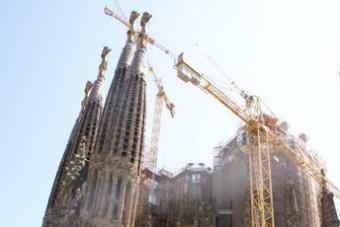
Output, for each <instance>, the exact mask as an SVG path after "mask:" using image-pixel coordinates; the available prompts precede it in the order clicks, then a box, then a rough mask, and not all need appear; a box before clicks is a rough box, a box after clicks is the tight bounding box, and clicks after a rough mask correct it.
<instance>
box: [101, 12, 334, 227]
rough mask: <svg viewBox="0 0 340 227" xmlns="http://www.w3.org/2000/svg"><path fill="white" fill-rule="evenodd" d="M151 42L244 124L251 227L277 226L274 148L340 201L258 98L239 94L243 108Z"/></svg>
mask: <svg viewBox="0 0 340 227" xmlns="http://www.w3.org/2000/svg"><path fill="white" fill-rule="evenodd" d="M104 12H105V14H107V15H109V16H111V17H113V18H115V19H117V20H118V21H120V22H121V23H122V24H124V25H125V26H127V27H128V28H130V23H129V22H127V21H126V20H124V19H123V18H122V17H120V16H119V15H118V14H116V13H115V12H114V11H112V10H111V9H109V8H108V7H105V10H104ZM137 32H138V31H137ZM148 42H149V43H150V44H151V45H154V46H155V47H157V48H158V49H159V50H161V51H162V52H163V53H165V54H167V55H169V56H170V57H171V58H172V59H173V60H174V61H175V62H176V64H175V68H176V70H177V76H178V77H179V78H180V79H181V80H183V81H184V82H190V83H192V84H193V85H194V86H196V87H198V88H200V89H201V90H202V91H204V92H205V93H207V94H209V95H211V96H212V97H213V98H215V99H216V100H217V101H219V102H220V103H221V104H222V105H223V106H224V107H226V108H227V109H228V110H230V111H231V112H232V113H233V114H235V115H236V116H237V117H238V118H239V119H240V120H242V121H243V122H244V123H245V125H246V138H247V141H246V142H247V143H246V145H245V146H244V148H245V149H244V150H245V151H247V152H248V156H249V159H248V160H249V176H250V177H249V185H250V206H251V219H250V220H251V221H250V225H251V226H252V227H274V226H275V224H274V223H275V220H274V208H273V193H272V177H271V165H270V150H271V148H273V147H274V146H275V147H276V148H278V150H279V151H280V152H282V153H284V154H285V155H287V156H288V157H291V158H292V160H293V162H294V163H295V164H296V166H298V167H299V168H300V169H301V170H302V171H304V173H306V174H308V175H309V176H311V177H312V178H314V179H315V180H316V181H317V182H319V183H321V184H325V182H326V184H327V186H328V189H329V190H330V191H331V192H333V193H334V195H335V197H336V198H338V199H340V189H339V188H338V187H337V186H336V185H335V184H334V183H332V181H331V180H330V179H328V178H327V177H325V176H324V175H323V174H322V172H321V170H320V169H319V168H317V167H315V166H314V165H313V164H312V163H311V161H309V160H308V159H306V157H305V154H303V152H299V151H298V150H296V148H294V147H292V146H291V145H289V144H288V141H286V140H285V139H284V138H282V137H280V135H279V134H278V133H277V132H274V131H273V130H272V129H270V127H268V126H267V125H266V124H265V123H264V119H263V113H262V110H261V106H260V100H259V98H258V97H256V96H252V95H248V94H247V93H245V92H244V91H239V95H240V96H241V98H242V99H243V100H244V102H245V105H244V106H241V105H239V104H238V103H237V102H235V101H234V100H233V99H232V98H231V96H230V95H228V94H227V93H226V92H224V91H223V90H222V89H220V88H219V87H218V86H217V85H216V84H215V83H214V82H213V81H212V80H211V79H210V78H209V77H208V76H206V75H204V74H202V73H200V72H199V71H198V70H197V69H196V68H195V67H194V66H192V65H191V64H189V63H188V62H187V61H186V60H185V59H184V58H183V54H180V55H179V56H178V57H176V56H177V55H176V54H174V53H173V52H172V51H170V50H169V49H167V48H166V47H164V46H163V45H161V44H159V43H157V42H156V41H155V39H153V38H152V37H148ZM157 97H158V95H157ZM163 101H165V103H166V106H167V107H168V109H169V110H170V112H171V102H169V101H168V99H167V96H166V95H165V96H163ZM161 102H162V101H160V100H159V101H157V100H156V107H157V105H160V104H159V103H161ZM160 106H161V105H160ZM156 109H157V108H156ZM156 111H157V110H155V113H156ZM157 113H160V111H159V110H158V111H157ZM155 116H156V115H155ZM155 121H157V122H158V120H157V119H155ZM157 122H156V126H155V131H157V129H158V131H159V128H158V127H159V125H157ZM155 138H156V139H155V141H157V135H156V137H155Z"/></svg>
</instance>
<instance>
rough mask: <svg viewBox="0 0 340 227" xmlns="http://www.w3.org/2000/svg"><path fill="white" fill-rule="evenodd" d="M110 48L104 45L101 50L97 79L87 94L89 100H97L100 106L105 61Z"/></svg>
mask: <svg viewBox="0 0 340 227" xmlns="http://www.w3.org/2000/svg"><path fill="white" fill-rule="evenodd" d="M110 51H111V49H110V48H108V47H104V48H103V51H102V55H101V57H102V62H101V64H100V65H99V73H98V77H97V80H96V81H95V82H94V83H93V85H92V87H91V91H90V92H91V93H90V96H89V102H97V103H98V104H100V105H101V106H103V96H104V80H105V76H104V75H105V72H106V70H107V61H108V57H109V53H110Z"/></svg>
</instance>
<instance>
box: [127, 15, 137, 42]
mask: <svg viewBox="0 0 340 227" xmlns="http://www.w3.org/2000/svg"><path fill="white" fill-rule="evenodd" d="M138 17H139V13H137V12H136V11H132V12H131V13H130V19H129V24H130V27H129V31H128V37H129V41H132V39H133V37H134V35H135V29H134V28H133V25H134V23H135V21H136V20H137V18H138Z"/></svg>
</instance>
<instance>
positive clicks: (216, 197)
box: [137, 122, 340, 227]
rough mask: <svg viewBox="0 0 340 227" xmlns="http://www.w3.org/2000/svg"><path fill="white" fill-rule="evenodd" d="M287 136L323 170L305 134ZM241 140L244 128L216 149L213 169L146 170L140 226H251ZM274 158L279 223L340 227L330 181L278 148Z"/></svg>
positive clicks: (295, 226)
mask: <svg viewBox="0 0 340 227" xmlns="http://www.w3.org/2000/svg"><path fill="white" fill-rule="evenodd" d="M280 126H281V127H282V128H284V127H285V126H286V123H285V122H283V123H281V124H280V125H278V127H280ZM286 136H287V140H288V142H290V143H292V145H293V146H296V147H297V149H298V150H300V151H301V152H303V153H304V155H305V157H306V159H308V162H310V163H312V164H313V165H314V166H315V168H318V169H320V171H324V168H325V166H324V164H323V162H322V161H321V160H320V159H319V158H318V157H317V156H316V155H315V154H312V153H311V151H308V150H307V149H306V148H305V145H304V144H305V142H306V137H305V135H304V134H302V135H300V137H299V138H294V137H290V136H288V135H286ZM242 138H243V136H242V130H240V132H239V133H238V135H237V136H235V137H233V138H232V139H231V140H230V141H229V142H228V143H226V145H224V146H220V147H216V148H215V149H216V150H215V155H214V167H213V169H211V168H207V167H205V166H204V164H203V163H199V164H197V165H195V164H193V163H189V164H188V165H187V166H185V167H184V168H183V169H181V170H180V171H178V173H176V174H171V173H169V172H166V171H164V170H161V171H159V173H158V174H154V173H152V172H151V171H149V170H148V169H145V170H143V172H142V179H143V180H142V181H141V190H142V191H143V192H144V193H142V194H144V197H140V201H139V205H140V208H139V215H138V216H137V220H138V221H137V224H138V225H137V226H140V227H142V226H180V227H191V226H201V227H209V226H216V227H239V226H240V227H242V226H244V227H246V226H250V225H249V223H250V218H251V213H250V212H251V209H250V202H249V201H250V200H249V194H250V192H249V179H250V177H249V169H248V168H249V163H248V154H247V151H245V150H244V144H243V143H244V141H242ZM271 161H272V162H271V163H272V181H273V198H274V215H275V226H280V227H302V226H306V227H307V226H308V227H326V226H327V227H337V226H339V224H340V222H339V220H338V216H337V213H336V209H335V205H334V201H333V194H332V193H330V192H329V191H328V190H327V188H326V186H325V185H322V184H319V183H317V182H316V181H315V180H314V179H313V178H311V177H310V176H309V175H307V174H306V173H304V172H303V171H301V170H299V168H298V167H297V166H296V165H295V164H294V162H293V161H292V160H291V158H290V157H287V156H285V155H282V152H279V151H275V150H273V151H272V159H271ZM323 174H324V173H323Z"/></svg>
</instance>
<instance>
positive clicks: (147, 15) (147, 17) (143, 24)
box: [140, 12, 152, 34]
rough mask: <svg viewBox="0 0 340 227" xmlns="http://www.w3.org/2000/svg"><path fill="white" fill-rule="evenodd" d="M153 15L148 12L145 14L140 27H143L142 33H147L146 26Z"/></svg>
mask: <svg viewBox="0 0 340 227" xmlns="http://www.w3.org/2000/svg"><path fill="white" fill-rule="evenodd" d="M151 17H152V15H151V14H150V13H148V12H144V13H143V16H142V19H141V21H140V26H141V27H142V31H141V32H142V33H144V34H145V33H146V24H147V23H148V22H149V21H150V19H151Z"/></svg>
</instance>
